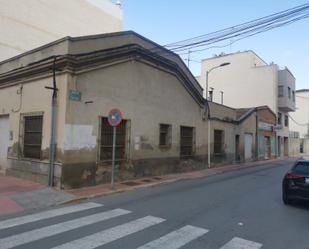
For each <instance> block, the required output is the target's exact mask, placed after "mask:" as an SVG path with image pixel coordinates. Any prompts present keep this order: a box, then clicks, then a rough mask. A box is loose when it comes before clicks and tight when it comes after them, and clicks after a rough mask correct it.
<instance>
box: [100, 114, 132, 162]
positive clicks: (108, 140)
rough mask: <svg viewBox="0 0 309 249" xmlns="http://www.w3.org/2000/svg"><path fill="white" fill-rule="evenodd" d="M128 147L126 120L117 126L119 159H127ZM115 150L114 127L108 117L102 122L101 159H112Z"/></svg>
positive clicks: (116, 157)
mask: <svg viewBox="0 0 309 249" xmlns="http://www.w3.org/2000/svg"><path fill="white" fill-rule="evenodd" d="M125 149H126V120H123V121H122V122H121V123H120V125H118V126H117V127H116V154H115V159H116V160H117V161H119V160H124V159H125ZM112 150H113V127H112V126H110V125H109V123H108V120H107V118H105V117H104V118H102V122H101V143H100V160H101V161H111V160H112Z"/></svg>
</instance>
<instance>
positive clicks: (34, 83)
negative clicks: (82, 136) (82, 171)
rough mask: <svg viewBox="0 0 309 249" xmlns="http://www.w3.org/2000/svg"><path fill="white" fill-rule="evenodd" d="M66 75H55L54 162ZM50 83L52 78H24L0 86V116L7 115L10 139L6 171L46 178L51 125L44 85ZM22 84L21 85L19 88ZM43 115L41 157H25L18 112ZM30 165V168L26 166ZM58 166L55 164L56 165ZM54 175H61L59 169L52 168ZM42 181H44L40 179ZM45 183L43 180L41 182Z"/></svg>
mask: <svg viewBox="0 0 309 249" xmlns="http://www.w3.org/2000/svg"><path fill="white" fill-rule="evenodd" d="M66 82H67V76H66V75H65V74H62V75H58V76H57V87H58V89H59V90H58V115H57V131H56V134H57V138H56V140H57V153H56V155H57V158H56V163H57V165H61V160H62V158H61V156H62V153H61V152H62V148H63V143H64V141H63V138H64V129H63V128H64V122H65V108H64V107H65V105H66V101H67V100H66V96H67V86H66ZM51 85H52V78H50V77H49V78H38V79H32V80H28V81H20V82H18V84H15V85H14V84H13V85H12V86H6V87H0V115H9V130H10V141H9V150H8V159H7V160H8V169H7V173H8V174H13V175H16V176H23V177H26V178H31V179H33V176H32V175H36V177H35V178H36V180H37V179H39V178H40V175H41V176H42V177H43V178H46V175H47V172H48V171H47V169H48V162H49V144H50V127H51V96H52V91H50V90H47V89H45V86H51ZM21 87H22V88H21ZM38 113H40V114H43V129H42V147H41V154H42V160H39V159H25V158H22V155H21V154H20V148H21V146H22V144H21V143H20V136H22V135H23V134H22V130H21V129H20V124H21V122H20V121H21V115H23V114H38ZM29 165H31V167H30V166H29ZM57 167H58V166H57ZM55 177H56V178H59V179H60V177H61V170H56V174H55ZM42 182H44V181H43V180H42ZM45 183H46V182H45Z"/></svg>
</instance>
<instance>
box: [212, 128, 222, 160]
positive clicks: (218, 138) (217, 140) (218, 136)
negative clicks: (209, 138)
mask: <svg viewBox="0 0 309 249" xmlns="http://www.w3.org/2000/svg"><path fill="white" fill-rule="evenodd" d="M223 148H224V131H223V130H214V154H223V152H224V151H223Z"/></svg>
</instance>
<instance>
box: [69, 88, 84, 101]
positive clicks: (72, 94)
mask: <svg viewBox="0 0 309 249" xmlns="http://www.w3.org/2000/svg"><path fill="white" fill-rule="evenodd" d="M69 99H70V100H73V101H81V99H82V93H81V92H79V91H76V90H70V91H69Z"/></svg>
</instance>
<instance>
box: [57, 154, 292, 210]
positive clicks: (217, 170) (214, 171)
mask: <svg viewBox="0 0 309 249" xmlns="http://www.w3.org/2000/svg"><path fill="white" fill-rule="evenodd" d="M290 159H292V158H290ZM283 160H287V159H274V160H267V161H257V163H255V164H253V165H242V164H236V165H235V167H233V168H227V167H229V166H220V167H214V168H210V169H205V170H206V171H207V170H212V171H211V172H207V173H206V174H204V175H196V176H192V175H186V174H188V173H194V171H192V172H187V173H184V174H180V175H179V177H175V178H172V179H167V180H165V181H159V182H154V183H149V184H144V185H139V186H134V187H129V188H125V189H119V190H111V191H109V192H104V193H96V194H91V195H88V196H77V197H76V198H73V199H70V200H67V201H64V202H61V203H59V204H58V205H65V204H70V203H75V202H79V201H83V200H89V199H92V198H97V197H102V196H109V195H114V194H118V193H124V192H130V191H134V190H137V189H142V188H152V187H156V186H160V185H165V184H166V185H167V184H171V183H174V182H178V181H182V180H192V179H199V178H206V177H209V176H213V175H219V174H224V173H228V172H233V171H238V170H243V169H248V168H255V167H258V166H265V165H267V164H268V163H270V162H276V161H283ZM271 166H273V165H270V167H271ZM220 168H221V169H220ZM222 168H227V169H222ZM195 172H198V171H195Z"/></svg>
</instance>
